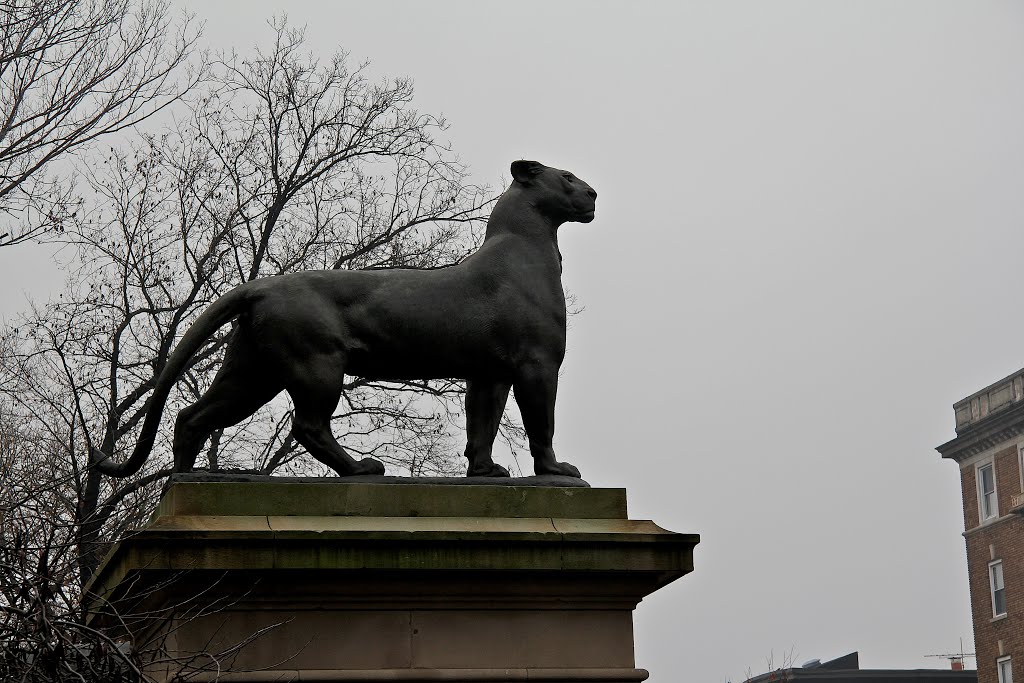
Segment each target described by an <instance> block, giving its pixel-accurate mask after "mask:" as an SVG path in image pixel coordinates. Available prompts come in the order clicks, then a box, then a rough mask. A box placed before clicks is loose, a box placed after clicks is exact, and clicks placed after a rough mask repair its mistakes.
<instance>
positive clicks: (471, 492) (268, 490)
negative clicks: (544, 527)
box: [156, 475, 626, 519]
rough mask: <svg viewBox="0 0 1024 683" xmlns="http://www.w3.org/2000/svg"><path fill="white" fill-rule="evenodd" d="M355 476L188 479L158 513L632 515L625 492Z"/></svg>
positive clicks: (176, 486) (172, 489) (166, 496)
mask: <svg viewBox="0 0 1024 683" xmlns="http://www.w3.org/2000/svg"><path fill="white" fill-rule="evenodd" d="M179 476H191V475H179ZM352 479H355V477H346V478H345V479H340V478H331V479H317V480H315V481H292V480H289V479H281V478H276V477H274V478H268V480H266V481H257V482H234V481H220V480H217V481H209V482H205V481H200V482H196V481H190V480H189V479H185V478H182V479H179V480H176V481H175V482H173V483H172V485H171V487H170V488H169V489H168V490H167V492H166V493H165V494H164V497H163V500H162V501H161V503H160V506H159V507H158V508H157V511H156V515H157V516H159V515H214V516H216V515H268V516H271V515H303V516H367V517H509V518H514V517H560V518H571V519H625V518H626V492H625V490H624V489H592V488H566V487H550V486H544V487H538V486H489V485H488V486H483V485H463V486H448V485H443V484H416V485H414V486H410V485H407V484H404V483H403V484H392V483H378V482H369V483H368V482H353V481H352Z"/></svg>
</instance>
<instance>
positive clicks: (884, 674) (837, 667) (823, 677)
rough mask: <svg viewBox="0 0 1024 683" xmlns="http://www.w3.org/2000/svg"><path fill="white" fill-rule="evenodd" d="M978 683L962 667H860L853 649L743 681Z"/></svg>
mask: <svg viewBox="0 0 1024 683" xmlns="http://www.w3.org/2000/svg"><path fill="white" fill-rule="evenodd" d="M789 681H797V682H799V683H979V682H978V678H977V672H976V671H973V670H972V671H965V670H963V669H952V670H951V669H862V668H860V657H859V656H858V655H857V653H856V652H851V653H850V654H848V655H844V656H843V657H839V658H837V659H833V660H830V661H827V662H819V661H818V660H816V659H815V660H811V661H810V662H806V663H804V665H803V666H794V667H790V668H788V669H777V670H775V671H769V672H767V673H763V674H760V675H758V676H754V677H753V678H750V679H748V680H747V681H746V683H788V682H789Z"/></svg>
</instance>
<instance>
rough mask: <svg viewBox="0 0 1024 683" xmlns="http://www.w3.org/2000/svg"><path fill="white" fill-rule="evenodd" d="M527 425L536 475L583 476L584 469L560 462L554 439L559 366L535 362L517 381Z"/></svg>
mask: <svg viewBox="0 0 1024 683" xmlns="http://www.w3.org/2000/svg"><path fill="white" fill-rule="evenodd" d="M513 387H514V388H515V394H516V403H517V404H519V413H520V414H521V415H522V416H523V427H525V428H526V436H527V437H528V438H529V440H530V455H532V456H533V471H534V472H535V473H536V474H560V475H563V476H567V477H576V478H579V476H580V471H579V470H578V469H576V468H575V467H574V466H572V465H570V464H569V463H567V462H558V461H557V460H556V459H555V451H554V449H553V448H552V447H551V442H552V440H553V438H554V436H555V393H556V392H557V389H558V366H557V365H555V364H553V363H552V364H541V363H538V364H533V365H530V366H529V367H527V368H524V369H523V370H522V372H521V373H520V376H519V377H518V378H517V379H516V381H515V383H514V384H513Z"/></svg>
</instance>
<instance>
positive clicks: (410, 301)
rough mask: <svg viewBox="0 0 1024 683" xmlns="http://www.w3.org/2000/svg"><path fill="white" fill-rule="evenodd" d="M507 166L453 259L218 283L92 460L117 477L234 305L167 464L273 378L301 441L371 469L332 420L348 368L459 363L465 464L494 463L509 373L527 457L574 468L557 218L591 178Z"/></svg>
mask: <svg viewBox="0 0 1024 683" xmlns="http://www.w3.org/2000/svg"><path fill="white" fill-rule="evenodd" d="M512 178H513V181H512V184H511V185H510V186H509V188H508V189H507V190H506V191H505V192H504V194H502V196H501V197H500V198H499V199H498V201H497V202H496V203H495V205H494V210H493V212H492V213H491V216H490V219H489V220H488V222H487V232H486V236H485V238H484V242H483V244H482V245H481V247H480V249H478V250H477V251H476V252H475V253H474V254H472V255H471V256H469V257H468V258H466V259H465V260H464V261H462V262H461V263H459V264H458V265H456V266H453V267H451V268H441V269H437V270H413V269H386V270H362V271H349V270H328V271H304V272H299V273H292V274H287V275H279V276H276V277H267V278H262V279H258V280H253V281H251V282H247V283H245V284H243V285H240V286H238V287H236V288H235V289H233V290H231V291H230V292H228V293H227V294H225V295H224V296H222V297H221V298H220V299H218V300H217V301H215V302H214V303H213V304H211V305H210V306H209V307H208V308H207V309H206V310H205V311H204V312H203V313H202V315H200V316H199V318H198V319H197V320H196V322H195V323H194V324H193V325H192V327H191V328H190V329H189V330H188V332H186V333H185V335H184V336H183V337H182V339H181V342H180V343H179V344H178V346H177V348H176V349H175V350H174V352H173V353H172V354H171V356H170V358H169V359H168V362H167V365H166V367H165V368H164V370H163V372H161V374H160V376H159V378H158V379H157V382H156V386H155V388H154V390H153V397H152V399H151V405H150V408H149V412H148V413H147V415H146V419H145V422H144V424H143V427H142V431H141V435H140V437H139V441H138V444H137V445H136V447H135V450H134V451H133V453H132V455H131V457H129V458H128V460H126V461H125V462H123V463H115V462H113V461H112V460H110V459H109V458H108V457H107V456H106V455H105V454H103V453H100V452H99V451H96V452H95V453H94V464H95V466H96V468H97V469H99V470H100V471H101V472H103V473H104V474H108V475H111V476H115V477H125V476H129V475H131V474H133V473H135V472H137V471H138V470H139V468H140V467H141V466H142V464H143V462H144V461H145V459H146V457H147V456H148V455H149V453H150V451H151V450H152V447H153V441H154V438H155V436H156V432H157V427H158V426H159V423H160V414H161V413H162V411H163V408H164V404H165V403H166V400H167V396H168V394H169V393H170V390H171V387H172V386H173V385H174V383H175V382H176V381H177V379H178V376H179V375H180V374H181V372H182V370H183V369H184V368H185V366H186V364H187V362H188V360H189V358H190V357H191V356H192V355H193V354H195V353H196V352H197V351H198V350H199V349H200V348H201V347H202V345H203V344H204V343H205V342H206V340H207V339H208V338H209V337H210V336H211V335H212V334H213V333H214V331H215V330H217V328H219V327H221V326H222V325H224V324H226V323H228V322H230V321H231V320H233V319H235V318H237V319H238V323H237V329H236V331H235V334H234V335H233V336H232V339H231V341H230V343H229V345H228V349H227V351H226V353H225V357H224V363H223V365H222V366H221V368H220V370H219V372H218V373H217V375H216V377H215V378H214V381H213V383H212V384H211V386H210V388H209V389H208V390H207V391H206V393H204V394H203V395H202V396H201V397H200V398H199V400H198V401H196V402H195V403H194V404H192V405H190V406H188V407H187V408H184V409H183V410H182V411H181V413H180V414H179V415H178V418H177V422H176V424H175V429H174V446H173V451H174V470H175V471H176V472H188V471H191V470H192V468H193V466H194V465H195V461H196V457H197V456H198V454H199V451H200V449H201V448H202V445H203V443H204V442H205V441H206V439H207V438H208V437H209V435H210V434H211V433H212V432H213V431H214V430H215V429H219V428H223V427H228V426H231V425H234V424H237V423H238V422H240V421H241V420H243V419H245V418H246V417H249V416H250V415H252V414H253V413H254V412H256V410H258V409H259V408H260V407H261V406H263V405H264V404H265V403H267V402H268V401H270V400H271V399H272V398H274V396H276V395H277V394H278V393H280V392H281V391H282V390H284V391H287V392H288V393H289V394H290V395H291V398H292V402H293V404H294V407H295V416H294V420H293V424H292V432H293V434H294V436H295V438H296V440H297V441H298V442H299V443H300V444H302V445H303V446H304V447H305V448H306V450H308V451H309V453H310V454H311V455H313V457H315V458H316V459H317V460H319V461H320V462H322V463H324V464H325V465H328V466H329V467H331V468H332V469H334V470H335V471H336V472H337V473H338V474H339V475H341V476H350V475H356V474H383V473H384V465H383V464H382V463H380V462H379V461H378V460H375V459H373V458H363V459H362V460H356V459H354V458H353V457H352V456H350V455H349V454H348V453H346V452H345V449H344V448H342V446H341V444H339V443H338V442H337V440H336V439H335V438H334V436H333V434H332V433H331V426H330V420H331V415H332V414H333V412H334V410H335V408H336V407H337V405H338V400H339V398H340V396H341V388H342V384H343V382H344V379H345V374H346V373H347V374H350V375H356V376H361V377H366V378H371V379H380V380H408V379H434V378H458V379H465V380H466V381H467V382H466V430H467V441H468V442H467V444H466V457H467V458H468V459H469V467H468V470H467V476H496V477H507V476H508V471H507V470H505V468H503V467H501V466H500V465H497V464H495V463H494V461H493V460H492V459H491V448H492V446H493V442H494V438H495V436H496V434H497V431H498V425H499V421H500V420H501V416H502V413H503V411H504V408H505V403H506V401H507V400H508V393H509V389H510V388H513V387H514V388H515V397H516V402H517V403H518V404H519V409H520V412H521V414H522V418H523V426H524V427H525V429H526V434H527V436H528V438H529V442H530V452H531V454H532V455H533V466H534V472H536V473H537V474H559V475H568V476H572V477H578V476H579V470H577V469H576V468H575V467H573V466H572V465H570V464H569V463H566V462H558V461H557V460H556V459H555V454H554V451H553V450H552V448H551V440H552V436H553V434H554V430H555V423H554V418H555V390H556V388H557V384H558V369H559V367H560V366H561V364H562V358H563V356H564V355H565V315H566V314H565V298H564V295H563V292H562V281H561V271H562V266H561V255H560V254H559V251H558V242H557V229H558V227H559V226H560V225H561V224H562V223H565V222H568V221H577V222H580V223H589V222H590V221H592V220H593V219H594V204H595V199H596V198H597V193H596V192H595V191H594V190H593V189H592V188H591V187H590V185H588V184H587V183H585V182H583V181H582V180H580V179H579V178H577V177H576V176H574V175H573V174H572V173H569V172H567V171H561V170H559V169H556V168H549V167H547V166H544V165H543V164H540V163H538V162H536V161H516V162H514V163H513V164H512Z"/></svg>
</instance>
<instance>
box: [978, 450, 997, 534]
mask: <svg viewBox="0 0 1024 683" xmlns="http://www.w3.org/2000/svg"><path fill="white" fill-rule="evenodd" d="M978 507H979V508H980V512H981V521H983V522H984V521H985V520H988V519H992V518H993V517H995V516H996V514H998V512H999V504H998V503H997V502H996V472H995V468H993V466H992V463H990V462H989V463H985V464H984V465H981V466H979V467H978Z"/></svg>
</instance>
